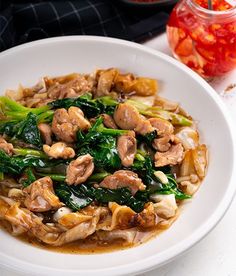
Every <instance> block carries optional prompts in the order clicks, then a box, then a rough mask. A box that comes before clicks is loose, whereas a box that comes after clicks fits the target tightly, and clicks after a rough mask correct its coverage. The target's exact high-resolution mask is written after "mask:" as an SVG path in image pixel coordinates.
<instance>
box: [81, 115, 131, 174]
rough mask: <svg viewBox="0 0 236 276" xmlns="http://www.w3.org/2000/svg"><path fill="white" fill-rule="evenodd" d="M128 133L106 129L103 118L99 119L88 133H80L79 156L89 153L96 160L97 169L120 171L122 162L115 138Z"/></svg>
mask: <svg viewBox="0 0 236 276" xmlns="http://www.w3.org/2000/svg"><path fill="white" fill-rule="evenodd" d="M126 132H127V131H126V130H119V129H110V128H105V127H104V126H103V124H102V118H101V117H99V118H98V119H97V120H96V122H95V124H94V125H93V126H92V128H91V129H89V131H88V133H84V132H82V131H79V132H78V134H77V146H78V154H79V155H84V154H87V153H89V154H90V155H91V156H92V157H93V158H94V163H95V164H96V165H97V167H100V168H106V167H107V168H110V169H118V168H120V167H121V161H120V158H119V155H118V151H117V148H116V138H115V136H117V135H122V134H125V133H126Z"/></svg>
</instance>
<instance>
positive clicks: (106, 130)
mask: <svg viewBox="0 0 236 276" xmlns="http://www.w3.org/2000/svg"><path fill="white" fill-rule="evenodd" d="M97 131H98V132H101V133H103V134H107V135H112V136H118V135H124V134H126V133H127V132H128V130H123V129H113V128H105V127H102V126H101V127H98V129H97Z"/></svg>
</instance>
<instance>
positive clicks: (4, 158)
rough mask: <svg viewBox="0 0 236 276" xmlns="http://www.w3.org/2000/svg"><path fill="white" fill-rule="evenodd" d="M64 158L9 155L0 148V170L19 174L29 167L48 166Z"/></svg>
mask: <svg viewBox="0 0 236 276" xmlns="http://www.w3.org/2000/svg"><path fill="white" fill-rule="evenodd" d="M62 162H63V161H62V160H48V159H42V158H40V157H36V156H31V155H27V156H9V155H7V154H6V153H5V152H4V151H3V150H0V172H4V173H10V174H15V175H19V174H21V173H22V172H23V170H24V169H26V168H27V167H34V168H37V169H39V168H48V167H54V166H56V165H57V164H60V163H62Z"/></svg>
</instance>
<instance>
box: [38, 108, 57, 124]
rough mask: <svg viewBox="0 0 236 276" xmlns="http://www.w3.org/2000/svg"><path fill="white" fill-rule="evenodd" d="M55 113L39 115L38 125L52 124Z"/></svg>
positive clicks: (49, 111)
mask: <svg viewBox="0 0 236 276" xmlns="http://www.w3.org/2000/svg"><path fill="white" fill-rule="evenodd" d="M53 115H54V111H53V110H48V111H46V112H44V113H42V114H40V115H38V123H50V122H51V121H52V119H53Z"/></svg>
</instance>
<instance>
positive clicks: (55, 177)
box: [35, 172, 66, 182]
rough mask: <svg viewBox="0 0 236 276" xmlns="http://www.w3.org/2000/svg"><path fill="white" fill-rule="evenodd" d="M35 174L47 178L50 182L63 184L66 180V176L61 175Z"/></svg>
mask: <svg viewBox="0 0 236 276" xmlns="http://www.w3.org/2000/svg"><path fill="white" fill-rule="evenodd" d="M35 174H36V175H39V176H49V177H50V178H51V179H52V180H54V181H58V182H64V181H65V180H66V176H65V175H61V174H49V173H40V172H36V173H35Z"/></svg>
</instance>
